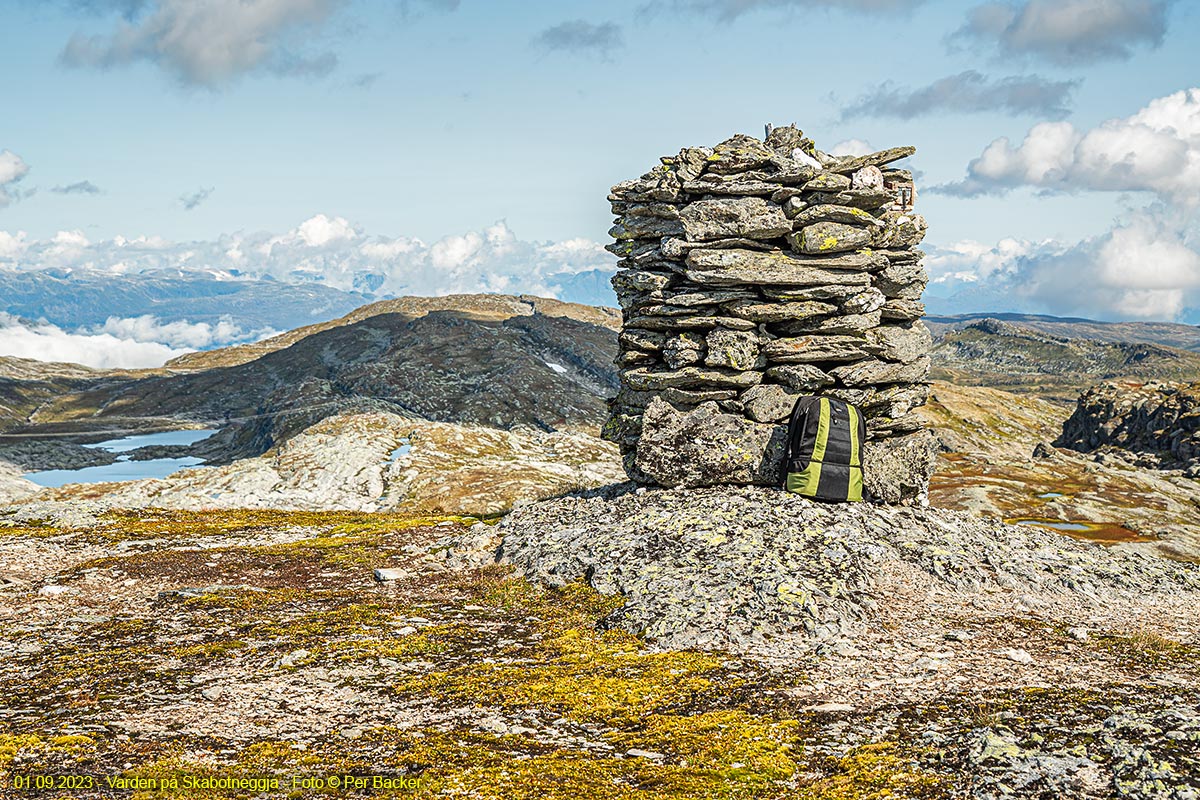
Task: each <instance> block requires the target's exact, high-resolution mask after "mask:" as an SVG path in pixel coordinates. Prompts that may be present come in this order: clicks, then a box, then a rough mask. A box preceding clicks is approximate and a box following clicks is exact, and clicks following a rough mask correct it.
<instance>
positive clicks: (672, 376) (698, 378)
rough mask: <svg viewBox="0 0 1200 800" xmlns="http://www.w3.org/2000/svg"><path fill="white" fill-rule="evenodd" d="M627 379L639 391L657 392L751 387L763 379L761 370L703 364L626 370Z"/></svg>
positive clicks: (625, 379) (625, 378) (628, 384)
mask: <svg viewBox="0 0 1200 800" xmlns="http://www.w3.org/2000/svg"><path fill="white" fill-rule="evenodd" d="M623 378H624V381H625V383H626V385H627V386H629V388H630V389H633V390H634V391H638V392H657V391H661V390H663V389H667V388H670V387H675V388H677V389H695V388H731V389H749V388H750V387H751V386H754V385H755V384H756V383H759V382H760V381H762V374H761V373H758V372H724V371H722V370H717V369H703V368H701V367H684V368H683V369H676V370H655V371H652V370H648V369H631V370H628V371H626V372H625V375H624V376H623Z"/></svg>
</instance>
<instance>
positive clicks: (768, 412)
mask: <svg viewBox="0 0 1200 800" xmlns="http://www.w3.org/2000/svg"><path fill="white" fill-rule="evenodd" d="M799 397H800V395H799V393H798V392H793V391H789V390H787V389H785V388H784V387H782V386H780V385H778V384H775V383H760V384H759V385H758V386H752V387H750V388H749V389H747V390H746V391H744V392H742V396H741V397H740V398H738V399H740V400H741V401H742V407H743V408H744V409H745V411H746V416H748V417H750V419H752V420H754V421H755V422H784V421H786V420H787V418H788V415H789V414H791V412H792V407H793V406H794V405H796V400H797V399H799Z"/></svg>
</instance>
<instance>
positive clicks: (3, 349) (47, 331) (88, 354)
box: [0, 312, 278, 369]
mask: <svg viewBox="0 0 1200 800" xmlns="http://www.w3.org/2000/svg"><path fill="white" fill-rule="evenodd" d="M276 333H278V331H275V330H272V329H270V328H262V329H258V330H252V331H250V330H246V329H244V328H242V327H241V326H239V325H237V324H236V323H235V322H234V321H233V320H232V319H230V318H222V319H221V320H220V321H218V322H217V323H216V324H209V323H206V322H197V323H193V322H188V321H186V320H181V321H175V322H162V321H160V320H159V319H158V318H156V317H153V316H150V315H145V316H141V317H127V318H121V317H109V318H108V320H107V321H106V322H105V323H104V324H103V325H98V326H95V327H92V328H82V329H80V330H77V331H68V330H64V329H62V328H61V327H59V326H57V325H50V324H48V323H45V322H37V323H30V322H23V321H21V320H19V319H18V318H17V317H14V316H12V315H9V314H5V313H3V312H0V355H3V356H17V357H19V358H33V359H37V360H39V361H66V362H70V363H74V364H83V365H85V366H89V367H98V368H101V369H115V368H127V369H136V368H143V367H159V366H162V365H163V364H165V363H166V362H167V361H169V360H170V359H172V358H176V357H177V356H181V355H183V354H184V353H190V352H193V351H195V350H202V349H205V348H209V347H217V346H222V345H228V344H238V343H242V342H249V341H258V340H260V339H265V338H266V337H268V336H273V335H275V334H276Z"/></svg>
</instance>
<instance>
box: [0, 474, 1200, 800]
mask: <svg viewBox="0 0 1200 800" xmlns="http://www.w3.org/2000/svg"><path fill="white" fill-rule="evenodd" d="M0 519H2V524H0V587H2V588H0V642H2V645H0V646H3V647H4V649H5V652H6V653H8V654H9V655H8V657H6V658H5V659H3V660H0V697H3V700H0V706H2V708H3V711H2V712H0V719H2V720H3V722H2V723H0V773H2V774H3V776H4V777H5V778H7V779H12V778H13V777H20V776H27V775H39V774H40V775H46V774H55V775H77V776H85V777H87V776H90V777H91V778H92V779H93V780H95V781H98V782H99V781H106V780H107V779H109V778H122V779H125V780H127V781H128V780H133V779H141V780H143V781H145V780H150V779H155V780H159V781H161V780H164V779H169V778H175V779H177V780H182V779H183V778H185V777H189V776H190V777H192V778H193V779H196V778H208V779H210V780H212V781H219V780H222V779H224V780H225V781H230V780H232V779H238V778H240V779H244V780H250V779H255V780H270V779H274V780H276V781H279V782H280V787H281V788H280V789H279V790H277V791H268V793H267V796H285V795H287V796H294V797H326V796H331V791H330V787H329V786H328V784H327V783H326V784H325V785H324V787H320V786H319V785H318V784H315V783H313V782H312V780H313V779H314V778H315V779H324V780H326V781H327V780H328V778H329V776H331V775H335V774H336V775H339V776H344V775H346V774H355V775H365V776H373V775H381V776H387V777H388V778H390V779H392V780H398V779H401V778H406V779H409V780H410V781H411V782H410V783H409V784H407V785H406V788H404V789H403V790H402V791H403V793H404V794H406V795H411V796H414V797H435V796H436V797H447V796H449V797H480V798H488V797H496V798H500V797H505V798H513V797H515V798H530V799H531V800H532V798H541V797H563V798H565V797H580V796H586V797H598V798H637V797H651V796H654V797H659V796H675V797H689V798H706V797H711V798H718V797H764V798H775V797H785V796H786V797H800V798H814V799H816V798H820V800H833V799H834V798H851V797H854V798H860V797H879V798H882V797H896V798H954V797H975V798H999V797H1028V798H1035V797H1036V798H1042V797H1050V796H1061V797H1080V798H1106V797H1128V798H1146V799H1147V800H1148V799H1149V798H1155V799H1156V800H1157V798H1174V799H1175V800H1182V798H1186V797H1191V796H1193V793H1194V792H1195V791H1196V790H1197V789H1198V788H1200V786H1198V785H1197V782H1198V779H1197V775H1200V695H1197V691H1196V688H1195V687H1196V680H1197V678H1198V677H1200V675H1197V672H1196V670H1197V667H1196V665H1197V663H1200V662H1198V660H1197V655H1198V653H1197V649H1198V646H1200V632H1198V631H1197V629H1196V620H1195V613H1194V608H1195V604H1196V602H1197V599H1200V597H1198V594H1200V567H1197V566H1194V565H1187V564H1182V563H1177V562H1172V561H1169V560H1164V559H1160V558H1153V557H1148V556H1145V555H1142V554H1140V553H1139V552H1137V551H1125V550H1123V549H1121V548H1120V547H1118V548H1104V547H1101V546H1099V545H1095V544H1089V543H1082V542H1075V541H1073V540H1071V539H1067V538H1065V537H1061V536H1059V535H1057V534H1053V533H1050V532H1047V531H1039V530H1036V529H1028V528H1016V527H1007V526H1003V525H999V524H997V523H987V522H980V521H978V520H976V519H974V518H972V517H970V516H968V515H963V514H954V513H950V512H941V511H929V510H920V509H886V508H880V507H874V506H866V505H862V506H857V507H854V508H850V509H847V508H846V507H844V506H843V507H830V506H825V505H822V504H818V503H814V502H811V501H808V500H806V499H803V498H799V497H794V496H789V495H785V494H782V493H779V492H777V491H773V490H770V489H758V488H742V489H707V490H694V491H681V490H649V491H646V490H642V491H641V492H637V491H635V490H634V489H633V487H631V486H628V485H627V486H626V487H614V488H612V489H610V490H606V491H604V492H599V493H596V492H592V493H584V494H582V495H575V496H571V497H565V498H562V499H559V500H551V501H547V502H543V503H538V504H534V505H527V506H523V507H521V508H520V509H518V510H517V511H516V512H514V513H513V514H512V515H511V516H510V517H508V518H507V519H506V521H504V522H503V523H502V524H501V525H500V526H499V527H492V526H488V525H483V524H479V523H478V522H476V521H475V520H472V519H464V518H455V517H411V516H403V515H397V514H387V513H383V514H381V513H375V514H363V513H353V512H280V511H245V510H240V511H233V510H228V511H221V510H213V511H209V512H205V513H195V512H186V511H174V512H169V511H154V510H137V511H132V512H131V511H119V510H106V509H104V508H102V507H98V506H95V505H93V504H91V503H90V502H88V501H85V500H76V501H74V502H72V503H69V504H64V505H62V506H61V507H59V508H58V509H57V510H52V511H50V512H49V513H48V512H47V510H46V509H40V510H38V511H37V512H36V513H35V512H33V511H28V510H27V511H16V512H10V513H9V514H8V515H7V516H6V517H3V518H0ZM498 556H499V559H500V561H499V563H497V557H498ZM524 576H529V577H531V578H533V582H532V583H530V582H528V581H526V580H525V577H524ZM748 576H750V578H749V579H748ZM681 647H682V648H685V649H679V648H681ZM692 648H699V649H692ZM305 780H307V781H309V783H304V782H303V781H305ZM268 785H269V784H268ZM396 793H401V790H400V789H397V791H396ZM60 794H65V793H60ZM246 794H247V792H246V791H244V790H242V791H238V790H237V789H221V788H217V789H209V790H206V791H204V792H196V791H194V790H193V791H192V792H190V793H189V792H185V791H182V790H179V791H166V792H159V793H157V794H154V793H151V792H148V791H147V792H146V796H165V797H185V796H186V797H195V796H207V797H222V798H223V797H229V798H232V797H235V796H245V795H246ZM70 796H72V797H78V798H91V797H98V796H101V792H100V791H98V790H89V789H87V788H86V787H82V788H78V789H76V790H75V791H74V792H72V793H71V794H70ZM336 796H364V793H363V792H352V791H347V790H345V789H344V788H339V790H338V792H337V794H336Z"/></svg>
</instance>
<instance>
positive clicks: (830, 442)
mask: <svg viewBox="0 0 1200 800" xmlns="http://www.w3.org/2000/svg"><path fill="white" fill-rule="evenodd" d="M866 436H867V425H866V423H865V422H864V421H863V415H862V412H861V411H859V410H858V408H856V407H855V406H854V405H853V404H851V403H847V402H845V401H844V400H838V399H836V398H833V397H801V398H800V399H799V400H797V401H796V405H795V406H794V407H793V408H792V416H791V418H790V419H789V420H788V441H787V455H786V456H785V461H784V466H785V470H786V475H787V477H786V479H785V483H784V488H785V489H787V490H788V491H789V492H794V493H795V494H802V495H804V496H805V497H813V498H816V499H817V500H835V501H841V502H845V501H847V500H849V501H859V500H862V491H863V481H862V444H863V441H864V440H865V439H866Z"/></svg>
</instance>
